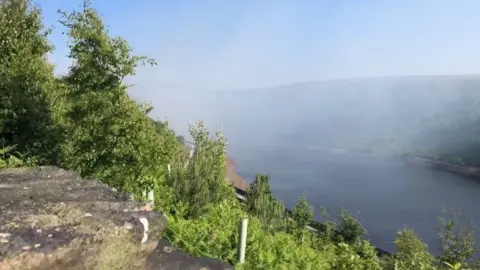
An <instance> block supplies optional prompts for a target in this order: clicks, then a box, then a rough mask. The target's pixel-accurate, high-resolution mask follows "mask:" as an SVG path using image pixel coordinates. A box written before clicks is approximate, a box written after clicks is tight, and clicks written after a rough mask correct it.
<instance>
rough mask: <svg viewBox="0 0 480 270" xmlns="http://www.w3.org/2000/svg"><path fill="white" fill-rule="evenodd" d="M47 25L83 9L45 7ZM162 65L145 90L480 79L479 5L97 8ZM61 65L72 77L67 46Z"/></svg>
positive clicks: (254, 3)
mask: <svg viewBox="0 0 480 270" xmlns="http://www.w3.org/2000/svg"><path fill="white" fill-rule="evenodd" d="M37 3H38V4H40V6H41V7H42V9H43V11H44V17H45V22H46V24H47V25H51V24H55V23H56V20H57V19H58V15H57V14H56V10H57V9H58V8H61V9H67V10H68V9H72V8H75V7H76V6H79V5H80V4H81V1H78V0H75V1H74V0H71V1H63V0H62V1H60V0H40V1H37ZM93 5H94V7H96V8H97V9H98V10H99V11H100V12H101V13H102V14H103V15H104V19H105V22H106V24H107V25H109V26H110V29H111V32H112V33H113V34H116V35H121V36H123V37H124V38H126V39H127V40H128V41H129V42H130V43H131V45H132V46H133V47H134V48H135V49H136V51H137V52H138V53H140V54H146V55H148V56H151V57H154V58H156V59H157V61H158V63H159V65H158V66H157V67H155V68H149V69H141V70H139V72H138V75H137V77H136V78H135V79H134V81H135V82H136V83H141V84H143V85H148V86H149V87H150V86H152V87H153V86H155V87H156V88H168V89H233V88H248V87H263V86H269V85H278V84H283V83H290V82H296V81H309V80H320V79H330V78H338V77H358V76H389V75H405V74H463V73H480V53H479V49H480V31H479V30H478V29H479V27H480V16H478V10H480V2H479V1H468V0H464V1H453V0H451V1H446V0H445V1H442V0H437V1H427V0H424V1H422V0H410V1H409V0H403V1H386V0H385V1H368V0H366V1H353V0H352V1H333V0H331V1H320V0H317V1H314V0H312V1H308V0H304V1H300V0H299V1H293V0H292V1H282V0H276V1H274V0H264V1H258V0H243V1H241V0H237V1H233V0H232V1H224V0H203V1H200V0H196V1H194V0H191V1H181V0H175V1H174V0H169V1H167V0H164V1H160V0H157V1H153V0H143V1H123V0H118V1H106V0H94V1H93ZM59 32H60V31H59V29H58V30H57V31H56V32H55V33H54V35H53V36H52V42H53V43H54V44H55V45H56V47H57V51H56V54H55V55H54V56H53V57H52V61H54V62H55V63H57V65H58V68H59V70H65V68H66V67H67V66H68V61H67V60H66V59H65V58H64V56H65V55H66V53H67V51H66V48H65V40H64V38H62V36H61V35H60V33H59Z"/></svg>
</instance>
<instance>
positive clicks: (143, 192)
mask: <svg viewBox="0 0 480 270" xmlns="http://www.w3.org/2000/svg"><path fill="white" fill-rule="evenodd" d="M142 196H143V197H144V198H146V197H147V190H146V189H144V190H142Z"/></svg>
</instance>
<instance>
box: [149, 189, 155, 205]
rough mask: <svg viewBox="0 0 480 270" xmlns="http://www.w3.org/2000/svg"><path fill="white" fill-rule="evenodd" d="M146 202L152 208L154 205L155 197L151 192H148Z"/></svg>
mask: <svg viewBox="0 0 480 270" xmlns="http://www.w3.org/2000/svg"><path fill="white" fill-rule="evenodd" d="M148 201H149V202H151V203H152V207H153V206H154V204H155V197H154V196H153V190H150V191H149V192H148Z"/></svg>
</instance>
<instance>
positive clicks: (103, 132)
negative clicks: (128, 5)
mask: <svg viewBox="0 0 480 270" xmlns="http://www.w3.org/2000/svg"><path fill="white" fill-rule="evenodd" d="M61 14H62V20H61V21H60V22H61V24H62V25H63V26H64V27H66V28H67V29H68V31H67V34H68V36H69V38H70V41H69V47H70V54H69V56H70V58H72V59H73V60H74V61H73V63H74V64H73V65H72V66H71V67H70V70H69V72H68V74H67V75H66V76H65V77H64V78H62V81H63V82H64V83H65V84H66V85H67V87H68V101H69V102H70V103H71V106H70V109H69V112H68V113H67V115H68V120H69V121H68V123H69V125H68V128H69V134H68V138H69V140H68V141H67V143H66V144H65V145H64V148H63V149H64V154H65V159H64V164H65V166H67V167H69V168H73V169H75V170H77V171H79V172H80V173H81V174H82V175H84V176H87V177H96V178H100V179H102V180H104V181H105V182H106V183H108V184H110V185H113V186H115V187H118V188H121V189H125V190H131V191H135V193H140V190H141V189H143V188H144V187H145V186H148V187H149V188H152V187H153V185H154V177H152V176H155V177H161V176H162V175H164V174H165V170H166V164H167V163H168V162H169V161H170V160H171V159H172V158H173V156H174V155H175V152H176V151H177V149H178V143H177V142H176V140H175V136H174V133H173V132H171V131H169V130H168V128H167V127H163V129H164V131H165V132H164V133H163V134H162V135H163V136H160V135H159V134H158V130H156V127H155V125H154V124H153V123H152V121H151V119H150V118H148V116H147V113H148V112H149V110H150V108H151V106H148V105H147V106H145V105H141V104H137V103H136V102H134V101H133V100H132V99H131V98H130V97H129V96H128V95H127V86H126V85H125V84H124V83H123V79H124V78H125V77H127V76H130V75H133V74H134V72H135V68H136V67H137V66H138V65H140V64H145V63H151V64H152V63H153V60H151V59H147V58H146V57H140V56H132V55H131V51H132V49H131V48H130V47H129V45H128V44H127V42H126V41H125V40H123V39H122V38H120V37H111V36H110V35H109V32H108V30H107V29H106V28H105V26H104V24H103V22H102V20H101V18H100V16H99V15H98V13H97V11H96V10H95V9H93V8H92V7H91V6H90V2H89V1H84V5H83V9H82V10H81V11H73V12H71V13H66V12H61Z"/></svg>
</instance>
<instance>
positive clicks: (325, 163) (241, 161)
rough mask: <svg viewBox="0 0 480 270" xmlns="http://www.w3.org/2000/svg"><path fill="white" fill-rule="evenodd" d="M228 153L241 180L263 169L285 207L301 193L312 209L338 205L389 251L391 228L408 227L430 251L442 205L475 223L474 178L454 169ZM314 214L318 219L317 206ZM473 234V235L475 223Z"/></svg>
mask: <svg viewBox="0 0 480 270" xmlns="http://www.w3.org/2000/svg"><path fill="white" fill-rule="evenodd" d="M229 152H230V155H231V156H232V157H233V159H234V160H235V162H236V164H237V172H238V173H239V175H241V176H243V177H245V178H246V179H253V178H254V175H255V173H256V172H261V173H264V174H268V175H269V176H270V184H271V187H272V192H273V193H274V194H275V196H277V197H278V198H280V199H281V200H282V201H284V203H285V205H286V206H287V207H288V208H292V207H293V206H294V203H295V200H296V199H297V197H298V196H300V195H301V194H302V193H303V194H305V195H306V196H307V198H308V199H309V201H310V202H311V203H312V204H313V205H314V207H315V208H316V209H317V210H318V209H319V207H320V206H325V207H327V209H329V211H330V212H333V213H336V211H337V210H338V209H339V208H340V207H344V208H345V209H347V210H348V211H350V212H351V213H352V214H354V215H356V216H357V217H358V219H359V220H360V221H361V222H362V224H363V225H364V226H365V228H366V229H367V230H368V234H367V235H366V238H368V239H369V240H371V242H372V243H373V244H374V245H375V246H377V247H379V248H381V249H384V250H387V251H389V252H393V251H395V245H394V239H395V234H396V232H397V231H399V230H401V229H402V228H404V227H405V226H408V227H409V228H412V229H413V230H414V231H415V232H416V233H417V234H418V235H419V236H420V238H421V239H422V241H424V242H425V243H426V244H428V246H429V250H430V251H431V252H433V253H436V251H437V250H438V231H437V230H436V228H437V227H438V226H439V224H440V223H439V222H438V217H439V216H440V215H441V213H442V209H443V208H444V207H450V208H452V209H454V210H455V211H460V212H461V213H462V217H463V218H466V219H469V220H470V219H471V220H474V221H475V222H476V223H477V224H478V223H480V211H478V208H477V206H478V205H480V182H476V181H473V180H469V179H466V178H463V177H461V176H457V175H454V174H450V173H446V172H440V171H434V170H429V169H426V168H422V167H417V166H414V165H410V164H407V163H405V162H404V161H402V160H399V159H395V158H381V157H362V156H355V155H346V154H339V153H337V154H335V153H328V152H325V151H318V150H316V151H315V150H302V151H293V150H288V149H283V150H282V149H280V148H277V149H275V148H270V149H259V148H255V149H249V148H248V147H243V148H238V149H233V151H230V150H229ZM315 218H316V219H317V220H318V219H320V218H321V216H320V213H319V212H318V211H316V213H315ZM476 233H477V238H478V235H480V230H478V228H477V231H476Z"/></svg>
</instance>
